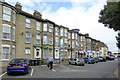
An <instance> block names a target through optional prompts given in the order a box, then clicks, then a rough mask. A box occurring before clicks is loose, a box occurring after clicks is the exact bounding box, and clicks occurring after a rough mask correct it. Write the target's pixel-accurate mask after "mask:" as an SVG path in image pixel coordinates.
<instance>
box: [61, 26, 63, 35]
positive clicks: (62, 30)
mask: <svg viewBox="0 0 120 80" xmlns="http://www.w3.org/2000/svg"><path fill="white" fill-rule="evenodd" d="M60 35H61V36H63V28H61V29H60Z"/></svg>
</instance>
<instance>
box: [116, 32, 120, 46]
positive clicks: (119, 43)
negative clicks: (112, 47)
mask: <svg viewBox="0 0 120 80" xmlns="http://www.w3.org/2000/svg"><path fill="white" fill-rule="evenodd" d="M116 39H117V41H118V43H117V47H118V48H120V33H118V37H116Z"/></svg>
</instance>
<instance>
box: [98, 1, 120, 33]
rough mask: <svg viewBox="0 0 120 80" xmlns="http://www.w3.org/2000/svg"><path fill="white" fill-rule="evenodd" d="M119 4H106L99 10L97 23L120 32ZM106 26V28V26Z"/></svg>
mask: <svg viewBox="0 0 120 80" xmlns="http://www.w3.org/2000/svg"><path fill="white" fill-rule="evenodd" d="M119 4H120V2H108V3H107V5H105V6H104V9H103V10H101V12H100V16H99V20H98V21H99V22H100V23H103V24H105V27H108V28H113V29H114V30H115V31H118V30H120V21H119V20H120V5H119ZM106 25H107V26H106Z"/></svg>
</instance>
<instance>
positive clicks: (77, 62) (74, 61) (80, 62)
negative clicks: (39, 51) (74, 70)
mask: <svg viewBox="0 0 120 80" xmlns="http://www.w3.org/2000/svg"><path fill="white" fill-rule="evenodd" d="M69 64H75V65H83V66H84V65H85V62H84V59H81V58H76V59H70V60H69Z"/></svg>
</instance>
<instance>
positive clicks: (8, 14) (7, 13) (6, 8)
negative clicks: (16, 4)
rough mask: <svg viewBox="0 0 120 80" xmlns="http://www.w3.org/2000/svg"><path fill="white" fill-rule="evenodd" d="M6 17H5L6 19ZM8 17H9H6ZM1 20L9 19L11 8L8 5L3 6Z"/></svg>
mask: <svg viewBox="0 0 120 80" xmlns="http://www.w3.org/2000/svg"><path fill="white" fill-rule="evenodd" d="M5 10H9V11H10V12H8V11H7V12H5ZM6 17H7V19H6ZM8 17H9V18H8ZM3 20H6V21H11V9H10V8H8V7H5V6H3Z"/></svg>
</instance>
